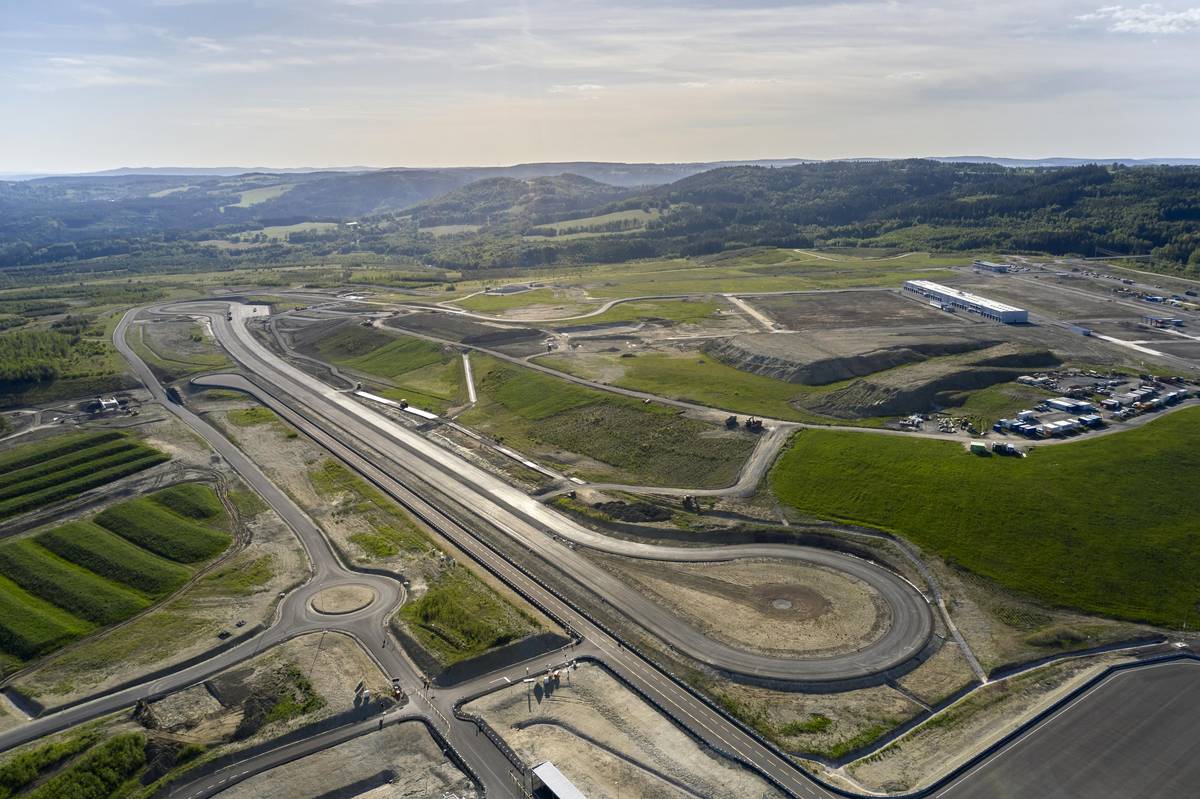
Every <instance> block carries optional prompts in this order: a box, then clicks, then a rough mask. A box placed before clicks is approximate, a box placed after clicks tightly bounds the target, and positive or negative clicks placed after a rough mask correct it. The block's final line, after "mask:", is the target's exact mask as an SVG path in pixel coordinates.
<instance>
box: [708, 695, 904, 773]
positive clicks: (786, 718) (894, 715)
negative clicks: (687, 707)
mask: <svg viewBox="0 0 1200 799" xmlns="http://www.w3.org/2000/svg"><path fill="white" fill-rule="evenodd" d="M707 690H708V693H709V694H710V695H713V696H715V697H716V699H717V700H718V702H720V704H722V705H724V706H726V707H727V708H729V709H731V710H733V709H736V712H737V713H738V715H740V716H741V717H742V718H743V719H749V720H751V723H752V724H753V726H755V727H756V728H758V729H759V730H760V731H761V732H764V733H769V735H770V737H772V738H774V739H775V740H776V741H778V743H779V745H780V746H781V747H782V748H783V749H785V750H786V751H789V752H796V753H802V754H804V753H812V754H817V755H821V756H824V757H833V758H836V757H839V756H840V755H841V754H843V753H844V752H846V751H850V750H853V749H857V748H859V747H861V746H865V745H866V744H869V743H871V742H872V741H874V740H875V739H876V738H878V737H879V736H880V735H882V734H883V733H885V732H887V731H888V730H890V729H892V728H893V727H896V726H897V725H899V724H902V723H904V722H905V721H908V720H909V719H911V718H912V717H913V716H916V715H917V714H918V713H920V712H922V710H924V708H922V707H921V706H920V705H919V704H917V703H916V702H914V701H912V700H911V699H910V698H908V697H907V696H905V695H904V694H903V693H901V692H900V691H897V690H896V689H895V688H892V687H890V686H887V685H879V686H875V687H872V688H860V689H858V690H856V691H843V692H841V693H832V694H806V693H799V692H793V691H776V690H773V689H770V688H761V687H758V686H755V685H744V684H742V683H737V682H733V681H731V680H715V681H713V682H712V683H711V684H709V685H708V686H707ZM814 717H820V718H825V719H828V720H829V722H828V724H826V725H822V728H820V729H813V730H812V731H809V732H805V731H801V730H794V731H793V730H789V729H788V725H789V724H795V723H801V724H803V723H805V722H810V721H812V720H813V718H814Z"/></svg>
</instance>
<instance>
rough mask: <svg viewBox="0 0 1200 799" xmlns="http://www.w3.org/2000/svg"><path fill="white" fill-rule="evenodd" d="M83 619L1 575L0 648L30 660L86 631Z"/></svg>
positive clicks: (88, 626) (86, 626)
mask: <svg viewBox="0 0 1200 799" xmlns="http://www.w3.org/2000/svg"><path fill="white" fill-rule="evenodd" d="M92 629H93V626H92V625H90V624H88V623H87V622H86V621H84V620H83V619H80V618H77V617H75V616H72V615H71V614H70V613H67V612H66V611H64V610H62V609H60V608H57V607H55V606H54V605H52V604H50V603H49V602H47V601H45V600H43V599H38V598H37V597H35V596H33V595H32V594H30V593H29V592H27V591H24V590H22V589H21V587H20V586H18V585H17V584H16V583H14V582H12V581H11V580H9V579H7V578H5V577H3V576H0V651H3V652H5V653H7V654H9V655H13V656H15V657H16V658H18V659H20V660H28V659H29V658H32V657H36V656H38V655H40V654H43V653H45V652H49V651H51V650H53V649H58V648H59V647H61V646H64V645H65V644H68V643H70V642H71V641H73V640H75V639H76V638H79V637H80V636H82V635H85V634H87V633H88V632H90V631H91V630H92Z"/></svg>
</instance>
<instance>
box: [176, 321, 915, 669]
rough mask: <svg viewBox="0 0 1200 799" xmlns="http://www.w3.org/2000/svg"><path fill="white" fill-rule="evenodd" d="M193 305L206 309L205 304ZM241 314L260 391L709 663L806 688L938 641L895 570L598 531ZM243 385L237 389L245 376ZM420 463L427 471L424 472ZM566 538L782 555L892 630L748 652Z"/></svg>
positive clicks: (894, 663)
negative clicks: (301, 357) (799, 649)
mask: <svg viewBox="0 0 1200 799" xmlns="http://www.w3.org/2000/svg"><path fill="white" fill-rule="evenodd" d="M192 307H193V308H199V307H200V304H194V305H193V306H192ZM231 307H232V308H233V309H234V312H233V317H234V320H233V321H229V320H227V319H226V318H225V315H224V313H223V308H222V309H220V311H221V312H216V313H213V314H212V316H213V329H214V332H215V333H216V335H217V337H218V339H219V340H220V341H221V343H222V345H223V346H224V347H225V348H226V350H227V351H228V352H229V353H230V354H231V355H232V356H233V357H234V359H235V360H237V361H238V362H239V363H240V364H241V365H242V366H243V367H244V368H246V369H247V371H249V372H250V373H251V374H253V375H254V376H255V378H256V380H258V381H259V382H260V384H264V385H267V386H270V388H271V390H272V393H279V394H282V395H286V396H288V397H291V398H293V399H295V400H296V401H297V402H299V403H300V404H301V405H302V406H304V407H305V408H306V409H309V410H310V411H311V412H312V413H313V414H315V415H316V416H318V417H320V419H322V420H324V421H325V422H327V423H328V424H331V425H332V426H333V427H335V428H337V429H338V430H340V431H344V432H345V433H347V434H349V435H350V436H352V437H354V438H355V439H357V440H358V441H360V442H365V443H367V444H369V445H370V447H371V448H373V449H375V450H377V451H379V452H381V453H383V454H384V455H385V456H387V457H388V458H389V459H391V460H393V461H395V462H396V463H398V464H402V465H404V464H407V465H408V468H410V469H413V470H419V473H420V478H421V480H422V481H424V482H426V483H428V484H430V485H432V486H433V487H434V488H436V489H437V490H438V491H440V492H441V493H442V494H443V495H445V496H448V497H453V498H454V499H455V500H456V501H459V502H462V503H463V504H465V505H467V506H468V507H471V508H473V509H474V510H475V511H476V512H477V513H479V514H481V515H483V516H485V517H486V518H488V519H489V521H490V522H491V523H492V524H493V525H494V526H496V527H497V528H498V529H500V530H502V531H503V532H505V533H507V534H508V535H510V536H511V537H513V538H514V539H516V540H518V541H520V542H521V543H522V544H524V545H525V546H526V547H528V548H529V549H531V550H533V551H535V552H537V553H538V554H539V555H541V556H542V557H543V558H546V559H547V560H550V561H551V562H553V563H554V564H555V565H557V566H559V567H560V568H562V569H564V570H565V571H566V572H567V573H568V574H571V575H572V576H573V577H575V578H576V579H578V580H579V581H580V582H582V583H583V584H584V585H586V586H587V587H588V588H590V589H591V590H593V591H594V592H595V593H596V594H597V595H598V596H601V597H604V598H606V599H607V600H608V601H609V602H611V603H612V604H614V605H615V606H617V607H618V608H620V609H621V610H622V611H623V612H625V613H626V614H627V615H629V616H630V617H632V618H635V619H637V620H638V621H639V623H640V624H642V625H643V626H645V627H646V628H647V629H649V630H650V631H651V632H652V633H654V634H655V635H658V636H659V637H661V638H662V639H663V640H665V641H666V642H668V643H669V644H671V645H673V646H675V647H677V648H679V649H680V650H682V651H684V652H686V653H687V654H688V655H690V656H691V657H694V658H696V659H697V660H699V661H701V662H704V663H707V664H709V665H711V666H713V667H715V668H718V669H721V670H723V671H726V672H728V673H732V674H745V675H749V676H753V677H759V678H767V679H775V680H779V681H788V682H793V683H797V684H800V683H829V684H834V683H846V682H848V681H857V680H862V679H863V678H865V677H868V676H870V675H882V674H883V673H884V672H886V671H889V670H892V669H895V668H897V667H899V666H901V665H903V664H905V663H906V662H908V661H910V660H911V659H912V658H913V657H914V656H915V655H917V654H918V653H919V652H920V651H921V650H922V649H923V648H924V647H925V645H926V644H927V643H928V641H929V638H930V636H931V635H932V632H933V617H932V613H931V611H930V608H929V605H928V603H927V602H926V600H925V598H924V596H923V595H921V594H920V593H919V592H918V591H917V590H916V589H915V588H914V587H913V586H912V585H910V584H909V583H908V582H906V581H905V580H903V579H902V578H900V577H899V576H898V575H896V574H895V573H893V572H890V571H888V570H887V569H884V568H881V567H879V566H877V565H875V564H872V563H870V562H868V561H865V560H862V559H859V558H854V557H851V556H848V555H844V554H841V553H836V552H831V551H828V550H820V549H815V548H810V547H800V546H787V545H745V546H731V547H663V546H655V545H650V544H644V543H640V542H631V541H622V540H617V539H612V538H609V537H608V536H604V535H601V534H598V533H595V532H593V531H591V530H588V529H587V528H585V527H583V526H581V525H579V524H577V523H575V522H573V521H572V520H570V519H567V518H565V517H563V516H562V515H560V514H558V513H556V512H555V511H553V510H552V509H550V508H547V507H546V506H544V505H542V504H541V503H540V502H538V501H537V500H536V499H533V498H532V497H529V496H528V495H526V494H525V493H524V492H523V491H521V490H520V489H518V488H515V487H513V486H511V485H509V484H507V483H505V482H503V481H502V480H500V479H499V478H497V477H495V476H494V475H492V474H490V473H488V472H485V471H483V470H482V469H479V468H477V467H475V466H474V465H472V464H470V463H468V462H466V461H464V460H462V459H461V458H459V457H458V456H457V455H455V454H454V453H452V452H450V451H448V450H445V449H443V448H441V447H439V446H438V445H436V444H434V443H433V442H431V441H429V440H428V439H426V438H425V437H423V436H421V435H420V434H418V433H416V432H414V431H412V430H410V429H408V428H406V427H403V426H402V425H400V424H398V423H396V422H394V421H393V420H391V419H390V418H388V417H386V416H384V415H383V414H380V413H378V412H376V411H374V410H372V409H370V408H367V407H366V406H364V405H362V404H361V403H359V402H357V401H355V400H353V399H352V398H350V397H349V396H347V395H346V394H345V393H343V392H339V391H337V390H335V389H332V388H330V387H328V386H325V385H324V384H322V383H320V382H319V381H317V380H315V379H314V378H312V377H311V376H310V375H307V374H306V373H304V372H302V371H300V370H299V369H297V368H296V367H294V366H292V365H291V364H288V363H286V362H283V361H281V360H280V359H279V358H278V357H277V356H276V355H275V354H274V353H271V352H270V351H269V350H267V349H266V348H265V347H264V346H263V345H262V344H260V343H259V342H258V341H257V340H256V339H254V338H253V336H252V335H251V334H250V332H249V331H248V330H247V328H246V326H245V324H244V321H243V320H244V319H245V318H247V317H249V316H251V315H252V313H251V310H250V309H249V308H247V307H246V306H242V305H237V304H235V305H232V306H231ZM193 312H195V311H193ZM233 379H234V381H235V382H236V381H237V380H239V379H240V378H236V377H235V378H233ZM222 380H224V378H222V377H220V376H213V377H208V378H203V379H201V381H198V382H203V383H205V384H209V385H222V384H223V383H222V382H221V381H222ZM301 429H304V428H301ZM305 432H308V431H307V430H305ZM418 464H419V469H415V468H414V467H416V466H417V465H418ZM564 539H565V540H569V541H571V542H572V543H574V544H576V545H579V546H586V547H590V548H592V549H596V550H600V551H604V552H609V553H612V554H618V555H625V556H629V557H635V558H642V559H646V560H663V561H686V562H706V561H719V560H731V559H734V558H745V557H777V558H788V559H799V560H803V561H805V562H816V563H820V564H822V565H826V566H829V567H832V568H837V569H841V570H843V571H846V572H849V573H851V574H853V575H855V576H856V577H858V578H860V579H862V580H864V581H866V582H868V583H869V584H870V585H872V587H873V588H874V589H875V590H876V591H878V592H879V593H880V594H881V596H882V597H883V599H884V601H885V602H887V604H888V605H889V607H890V608H891V613H892V623H891V625H890V626H889V628H888V630H887V631H886V632H885V634H884V635H883V636H882V637H881V638H879V639H878V640H876V641H874V642H872V643H870V644H868V645H867V646H864V647H863V648H862V649H861V650H859V651H857V652H854V653H851V654H847V655H840V656H832V657H817V658H799V657H793V658H785V657H773V656H767V655H760V654H757V653H752V652H746V651H743V650H740V649H736V648H734V647H729V646H726V645H724V644H721V643H719V642H716V641H713V640H712V639H711V638H709V637H707V636H705V635H703V634H702V633H700V632H699V631H698V630H696V629H695V628H694V627H692V626H691V625H688V624H686V623H684V622H683V621H681V620H680V619H679V618H678V617H677V616H675V615H674V614H673V613H671V612H669V611H668V610H666V609H664V608H663V607H661V606H659V605H658V604H656V603H655V602H653V601H652V600H650V599H648V598H647V597H645V596H644V595H642V594H641V593H639V592H637V591H635V590H633V589H631V588H630V587H629V586H628V585H627V584H626V583H624V582H623V581H621V580H620V579H618V578H616V577H614V576H613V575H611V574H610V573H608V572H606V571H604V570H602V569H600V568H599V567H598V566H596V565H595V564H594V563H592V562H591V561H589V560H586V559H585V558H583V557H582V556H581V555H580V554H579V553H578V552H576V551H575V550H574V549H573V548H571V547H568V546H565V545H564V544H562V543H560V540H564ZM880 679H882V677H881V678H880Z"/></svg>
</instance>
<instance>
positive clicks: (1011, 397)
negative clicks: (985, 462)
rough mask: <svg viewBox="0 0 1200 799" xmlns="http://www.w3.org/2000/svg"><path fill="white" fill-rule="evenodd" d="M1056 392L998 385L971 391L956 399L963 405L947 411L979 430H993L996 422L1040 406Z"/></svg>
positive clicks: (1028, 387)
mask: <svg viewBox="0 0 1200 799" xmlns="http://www.w3.org/2000/svg"><path fill="white" fill-rule="evenodd" d="M1054 396H1057V395H1056V394H1054V393H1053V392H1050V391H1046V390H1045V389H1041V388H1037V387H1036V386H1026V385H1024V384H1022V383H999V384H997V385H994V386H988V387H987V388H982V389H979V390H978V391H970V392H967V393H965V394H961V395H958V396H956V397H955V398H954V399H955V400H959V399H961V400H962V404H961V405H958V406H954V407H951V408H948V409H947V410H948V411H949V412H950V413H953V414H954V415H955V416H965V417H967V418H969V419H971V421H972V422H973V423H974V424H975V427H976V428H977V429H979V430H990V429H991V427H992V425H993V424H994V423H995V422H996V420H997V419H1005V418H1010V417H1013V416H1016V415H1017V413H1019V412H1020V411H1023V410H1025V409H1027V408H1032V407H1033V406H1035V405H1037V404H1039V403H1041V402H1042V401H1044V400H1046V399H1048V398H1049V397H1054Z"/></svg>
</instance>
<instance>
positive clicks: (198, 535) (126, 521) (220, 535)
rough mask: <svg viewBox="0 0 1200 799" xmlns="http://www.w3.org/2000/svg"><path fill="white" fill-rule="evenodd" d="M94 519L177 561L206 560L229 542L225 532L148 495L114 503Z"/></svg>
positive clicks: (145, 547)
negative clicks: (187, 515)
mask: <svg viewBox="0 0 1200 799" xmlns="http://www.w3.org/2000/svg"><path fill="white" fill-rule="evenodd" d="M96 523H97V524H99V525H101V526H102V527H104V528H106V529H108V530H110V531H112V532H114V533H116V534H117V535H119V536H121V537H122V538H124V539H126V540H127V541H129V542H130V543H133V544H136V545H138V546H139V547H141V548H142V549H147V550H149V551H151V552H153V553H154V554H156V555H161V556H162V557H164V558H168V559H170V560H173V561H176V562H177V563H196V562H197V561H202V560H207V559H208V558H211V557H214V556H216V555H217V554H218V553H220V552H222V551H223V550H224V549H225V547H227V546H229V541H230V539H229V535H228V534H227V533H225V532H224V531H222V530H216V529H214V528H212V527H210V526H208V525H205V524H200V523H199V522H195V521H192V520H190V519H187V518H185V517H183V516H180V515H179V514H177V513H174V512H172V511H170V510H167V509H166V508H165V507H163V506H162V505H160V504H159V503H157V502H155V501H154V500H153V499H150V498H142V499H132V500H130V501H128V502H122V503H121V504H120V505H114V506H112V507H111V508H109V509H108V510H106V511H104V512H103V513H101V514H100V515H99V516H97V517H96Z"/></svg>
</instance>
